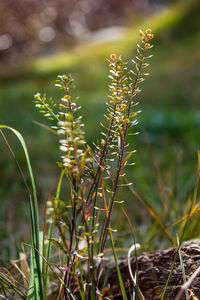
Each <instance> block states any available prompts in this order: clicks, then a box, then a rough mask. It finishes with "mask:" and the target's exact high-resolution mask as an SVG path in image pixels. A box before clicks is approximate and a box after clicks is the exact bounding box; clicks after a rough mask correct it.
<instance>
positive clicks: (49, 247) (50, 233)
mask: <svg viewBox="0 0 200 300" xmlns="http://www.w3.org/2000/svg"><path fill="white" fill-rule="evenodd" d="M64 174H65V171H64V170H62V172H61V174H60V179H59V182H58V186H57V191H56V199H59V197H60V189H61V184H62V180H63V176H64ZM54 223H55V213H54V214H53V216H52V219H51V226H50V229H49V232H48V235H47V240H48V244H47V250H46V257H45V258H46V260H47V262H49V257H50V251H51V239H52V235H53V228H54ZM47 272H48V264H47V265H46V270H45V280H44V284H45V287H46V286H47V278H48V276H47Z"/></svg>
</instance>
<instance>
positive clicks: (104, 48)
mask: <svg viewBox="0 0 200 300" xmlns="http://www.w3.org/2000/svg"><path fill="white" fill-rule="evenodd" d="M93 2H94V1H89V0H84V1H80V0H79V1H78V0H76V1H75V0H74V1H68V0H67V1H62V0H59V1H56V3H55V1H44V2H42V3H41V2H40V1H32V0H30V1H26V0H20V1H19V2H18V3H17V4H16V1H14V0H9V1H5V2H4V1H3V2H1V4H0V6H1V10H0V11H1V18H0V19H1V21H0V64H1V66H0V67H1V68H0V78H1V82H0V120H1V121H0V123H1V124H5V125H8V126H12V127H14V128H16V129H17V130H18V131H20V132H21V133H22V135H23V136H24V138H25V140H26V142H27V146H28V149H29V154H30V156H31V161H32V165H33V170H34V174H35V178H36V183H37V187H38V194H39V202H40V208H41V212H42V207H43V205H44V201H45V199H46V198H47V195H48V191H49V189H50V187H51V185H52V184H56V182H57V179H58V171H59V170H58V168H57V166H56V161H59V159H60V158H59V156H60V152H59V150H58V141H57V138H56V137H55V136H54V135H52V134H51V133H50V132H48V131H46V130H45V129H43V128H41V127H40V126H38V125H37V124H35V123H34V121H37V122H42V123H45V121H44V120H43V118H42V116H40V115H39V113H38V112H37V111H36V109H35V108H34V104H33V95H34V94H35V93H36V92H40V93H43V92H46V93H47V96H52V97H53V99H54V100H55V101H59V98H60V96H61V94H60V92H59V91H58V90H57V89H56V88H55V87H54V80H55V79H56V76H57V75H58V74H63V73H71V74H73V77H74V79H75V83H76V86H77V89H76V91H75V94H77V95H79V96H80V100H79V103H80V105H81V106H82V111H81V114H82V115H83V116H84V119H83V120H84V123H85V131H86V137H87V141H88V143H89V144H90V145H92V142H93V141H96V139H97V138H98V137H100V131H101V126H100V122H101V121H103V120H104V117H103V114H104V112H105V109H106V107H105V101H106V95H107V93H108V84H109V79H108V76H107V75H108V63H107V61H106V58H107V57H109V56H110V53H116V54H118V55H120V54H121V55H122V57H123V58H124V59H125V60H126V61H130V60H131V58H134V57H135V55H136V43H137V42H138V37H139V35H138V32H139V29H142V30H146V29H147V28H149V27H150V28H152V30H153V33H154V34H155V38H154V40H153V43H154V46H155V47H154V48H153V49H152V50H151V52H152V54H153V55H154V56H153V58H152V59H151V61H150V63H151V65H150V67H149V69H148V71H149V72H150V73H151V76H150V77H148V78H147V80H146V81H145V82H144V84H143V86H142V92H141V94H140V95H139V97H138V100H139V101H140V104H139V109H140V110H142V113H141V114H140V115H139V117H138V120H139V125H138V127H137V130H138V131H139V132H140V135H137V136H135V137H134V138H131V139H130V148H134V149H136V150H137V153H136V155H135V157H134V160H135V162H136V165H135V166H134V167H132V168H129V169H128V170H127V179H128V180H129V181H131V182H133V188H134V190H135V191H136V192H137V193H138V195H139V196H140V197H141V198H142V199H143V200H144V201H145V202H146V203H147V204H148V206H149V207H151V208H152V209H153V210H154V211H155V212H156V214H157V215H158V217H159V218H160V220H162V222H163V223H164V224H165V225H167V224H169V223H170V222H174V221H175V220H177V219H178V218H180V217H181V216H183V215H184V213H185V210H186V205H189V204H188V203H189V201H190V199H191V195H192V191H193V189H194V185H195V180H196V170H197V151H198V149H199V141H200V109H199V96H200V84H199V79H200V22H199V20H200V2H199V0H190V1H183V0H182V1H156V0H154V1H153V0H152V1H150V0H149V1H136V0H135V1H129V0H126V1H123V0H118V1H114V0H110V1H104V0H101V1H100V0H99V1H95V4H94V3H93ZM130 66H131V65H130ZM45 124H46V125H48V124H47V123H45ZM4 133H5V134H6V137H7V138H8V140H9V143H10V145H12V147H13V150H14V151H15V154H16V157H17V159H18V160H19V162H20V164H21V165H22V167H23V171H24V173H25V174H26V173H27V171H26V166H25V163H24V157H23V153H22V150H21V148H20V145H19V144H18V142H17V141H16V138H15V137H13V136H12V135H11V134H9V133H8V132H4ZM0 151H1V156H0V228H1V231H0V243H1V250H0V261H1V262H2V261H3V262H5V261H6V260H7V259H8V258H9V257H12V258H13V257H16V255H17V251H18V250H19V249H20V247H21V244H20V241H22V240H23V236H24V238H25V236H26V237H27V236H28V234H29V227H28V225H27V224H28V218H29V207H28V198H27V194H26V191H25V189H24V184H23V181H22V179H21V177H20V173H19V172H18V170H17V168H16V165H15V163H14V161H13V159H12V157H11V155H10V153H9V152H8V150H7V148H6V146H5V144H4V142H3V139H2V138H1V143H0ZM121 197H123V199H124V200H125V207H126V209H127V211H128V212H129V217H130V220H131V222H132V224H133V227H134V228H135V234H136V237H137V241H138V242H140V243H146V242H147V241H148V240H149V239H151V238H153V237H154V241H153V242H152V243H149V244H147V245H146V249H156V248H158V247H159V248H160V247H162V245H163V247H164V246H166V245H168V243H169V240H168V239H167V238H165V237H163V234H161V235H159V234H157V233H156V232H157V231H159V226H158V225H157V223H154V220H153V218H151V217H150V214H149V212H148V210H147V209H145V207H144V206H143V205H141V203H140V202H139V201H138V199H137V197H135V196H134V195H133V194H132V193H131V191H130V190H128V188H127V190H124V191H120V192H119V198H120V199H121ZM119 214H120V215H121V217H120V220H121V222H120V223H119ZM195 222H196V223H195ZM195 222H194V223H193V227H194V228H193V231H191V232H190V235H188V236H187V235H186V237H187V238H193V237H195V236H197V235H198V233H199V231H198V230H199V225H198V223H199V221H195ZM113 224H114V225H113V227H115V226H118V228H119V229H122V231H120V232H119V233H118V234H117V235H116V240H117V242H118V245H121V244H120V241H122V237H125V241H124V242H123V246H124V247H129V246H130V243H131V242H130V229H129V228H128V225H127V220H126V218H125V217H124V216H123V213H122V211H121V209H120V207H118V208H116V209H115V214H114V217H113ZM115 224H117V225H115ZM170 230H171V232H172V233H173V234H174V233H176V232H177V228H174V227H173V228H171V229H170Z"/></svg>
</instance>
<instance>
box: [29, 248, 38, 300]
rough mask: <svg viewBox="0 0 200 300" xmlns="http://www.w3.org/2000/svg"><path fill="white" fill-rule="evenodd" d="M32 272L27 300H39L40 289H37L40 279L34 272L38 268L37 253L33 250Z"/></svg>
mask: <svg viewBox="0 0 200 300" xmlns="http://www.w3.org/2000/svg"><path fill="white" fill-rule="evenodd" d="M30 261H31V270H30V280H29V287H28V293H27V300H39V299H40V296H39V289H38V287H37V283H38V278H37V273H36V272H34V269H35V268H37V265H36V260H35V252H34V250H33V249H31V259H30Z"/></svg>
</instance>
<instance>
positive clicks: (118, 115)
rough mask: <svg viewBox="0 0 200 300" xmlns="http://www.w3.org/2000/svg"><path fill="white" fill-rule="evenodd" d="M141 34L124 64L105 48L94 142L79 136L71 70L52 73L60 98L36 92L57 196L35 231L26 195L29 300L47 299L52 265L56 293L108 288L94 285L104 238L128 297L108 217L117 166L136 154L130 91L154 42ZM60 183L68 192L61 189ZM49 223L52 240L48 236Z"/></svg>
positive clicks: (83, 294) (71, 295)
mask: <svg viewBox="0 0 200 300" xmlns="http://www.w3.org/2000/svg"><path fill="white" fill-rule="evenodd" d="M140 36H141V42H140V43H139V44H138V45H137V53H138V55H137V56H136V60H135V61H134V60H132V63H133V68H132V69H131V70H128V68H127V63H125V62H124V61H123V60H122V58H121V56H117V55H116V54H111V56H110V58H109V59H108V63H109V70H110V75H109V78H110V85H109V95H108V98H107V101H106V105H107V113H106V114H105V119H106V121H105V122H104V123H102V124H101V125H102V127H103V131H102V138H101V139H100V140H98V141H97V142H96V144H94V145H93V146H89V145H88V144H87V143H86V141H85V133H84V124H83V123H82V117H81V116H79V115H78V112H79V111H80V109H81V107H80V106H78V104H77V103H78V98H75V97H74V96H73V90H74V89H75V86H74V83H73V78H72V77H71V76H70V75H69V76H66V75H60V76H58V77H57V80H56V87H57V88H59V89H60V90H61V92H62V93H63V96H62V98H61V101H60V103H59V104H57V103H56V102H54V101H53V100H52V98H50V99H48V98H47V97H46V95H43V96H41V95H40V94H39V93H37V94H36V95H35V99H34V102H35V106H36V107H37V109H38V110H39V112H40V113H42V114H43V115H44V117H45V118H46V119H47V120H49V122H52V124H51V128H50V130H51V131H53V132H54V133H55V134H56V135H57V136H58V137H59V145H60V146H59V148H60V151H61V160H60V162H58V167H59V168H60V179H59V182H58V186H57V190H56V196H55V198H53V199H52V200H51V199H49V200H48V201H47V203H46V210H45V218H44V227H43V236H42V237H41V235H40V234H39V226H38V221H37V218H38V216H37V212H36V211H37V206H36V203H35V202H32V201H30V204H31V210H33V213H32V233H33V243H32V247H33V248H32V251H31V253H32V255H31V262H32V268H31V272H32V273H31V274H32V281H31V280H30V282H31V283H32V284H31V283H29V289H28V295H29V297H31V296H30V295H31V291H32V289H33V290H34V297H35V298H34V299H46V298H47V296H48V289H49V288H50V287H49V286H50V282H49V274H50V273H51V274H53V273H55V270H54V269H55V268H56V269H58V271H59V273H56V274H57V277H58V280H59V288H58V291H57V299H65V300H67V299H76V298H81V299H102V297H104V295H105V294H106V293H107V291H108V290H109V287H108V286H107V285H106V283H105V285H104V286H101V285H100V276H101V272H100V271H101V264H102V259H103V256H104V250H105V247H106V244H107V241H108V237H109V238H110V242H111V245H112V249H113V255H114V258H115V262H116V267H117V272H118V278H119V283H120V287H121V291H122V295H123V298H124V299H127V297H126V293H125V288H124V285H123V281H122V278H121V274H120V270H119V267H118V264H117V257H116V252H115V246H114V241H113V236H112V231H113V229H112V227H111V217H112V212H113V207H114V205H115V203H116V202H117V191H118V188H119V186H121V185H126V184H121V179H120V178H121V177H123V176H124V175H125V173H124V168H125V166H126V165H129V164H130V163H129V160H130V158H131V157H132V155H133V153H134V152H135V150H134V151H132V150H131V151H130V150H129V148H128V144H127V137H128V135H135V134H137V132H136V131H135V129H134V128H135V125H136V124H137V115H138V113H139V112H140V111H138V110H137V105H138V101H137V100H136V99H137V97H136V96H137V95H138V94H139V93H140V84H141V83H142V82H143V81H144V79H145V76H147V75H149V74H148V73H146V72H145V69H146V67H148V65H149V64H148V62H147V61H148V59H149V58H150V57H151V56H152V55H148V52H149V49H151V48H152V47H153V46H152V45H151V44H150V41H151V39H152V38H153V34H152V33H151V30H150V29H147V30H146V32H145V33H143V32H142V31H140ZM132 164H134V162H133V163H132ZM66 182H67V193H64V194H63V192H62V190H63V189H66ZM63 195H64V196H63ZM35 197H36V196H35ZM34 209H35V211H34ZM56 228H57V230H58V232H59V235H58V238H55V237H54V230H55V229H56ZM55 236H57V235H55ZM41 241H42V242H41ZM41 244H42V247H41ZM52 246H53V247H55V248H56V249H57V253H58V254H59V257H60V263H59V264H58V263H56V264H53V263H52V262H51V257H52V256H51V253H52ZM41 258H42V262H41ZM34 266H35V269H34ZM35 274H37V276H36V275H35ZM58 274H59V275H58ZM30 299H31V298H30Z"/></svg>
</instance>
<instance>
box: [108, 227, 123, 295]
mask: <svg viewBox="0 0 200 300" xmlns="http://www.w3.org/2000/svg"><path fill="white" fill-rule="evenodd" d="M109 235H110V240H111V245H112V250H113V255H114V259H115V265H116V269H117V275H118V279H119V284H120V288H121V292H122V297H123V300H127V296H126V291H125V287H124V283H123V279H122V275H121V272H120V269H119V266H118V261H117V255H116V251H115V245H114V241H113V236H112V231H111V228H110V226H109Z"/></svg>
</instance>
